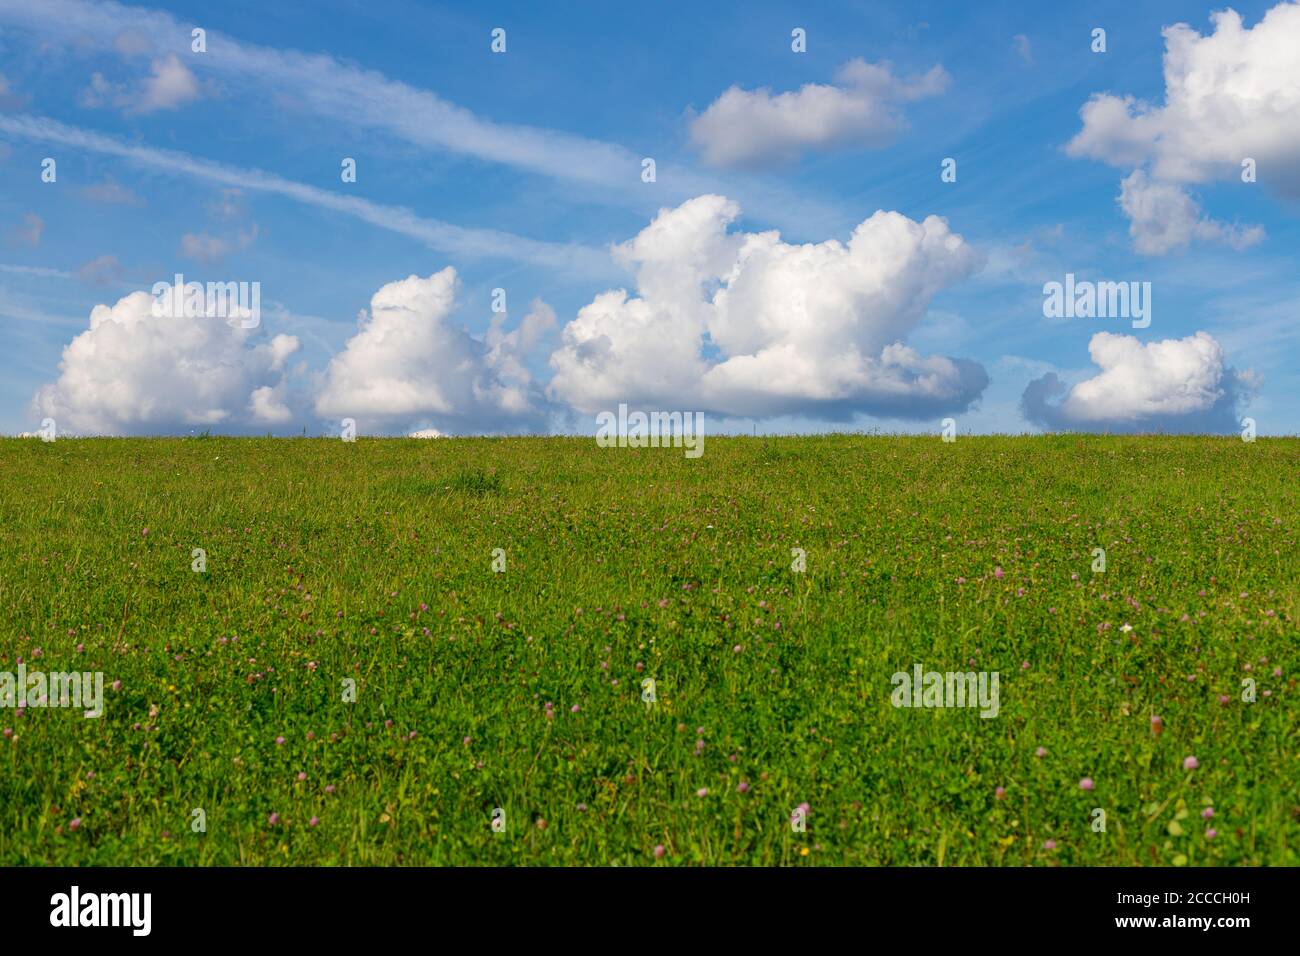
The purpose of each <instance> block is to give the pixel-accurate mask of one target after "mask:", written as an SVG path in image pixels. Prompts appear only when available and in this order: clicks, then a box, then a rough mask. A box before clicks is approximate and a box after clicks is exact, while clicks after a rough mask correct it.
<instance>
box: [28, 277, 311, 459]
mask: <svg viewBox="0 0 1300 956" xmlns="http://www.w3.org/2000/svg"><path fill="white" fill-rule="evenodd" d="M153 305H154V298H153V296H151V295H150V294H149V293H147V292H132V293H131V294H130V295H128V296H125V297H124V298H122V299H119V300H118V302H117V303H116V304H115V305H112V306H108V305H97V306H95V308H94V309H93V310H91V313H90V327H89V329H87V330H86V331H84V332H82V333H80V334H79V335H77V336H76V337H75V338H74V339H73V340H72V342H70V343H69V344H68V345H67V347H66V348H64V350H63V358H62V361H60V363H59V377H58V379H57V380H56V381H54V382H51V383H48V384H46V385H43V386H41V387H40V388H39V389H38V390H37V392H36V395H35V397H34V398H33V400H32V412H33V414H34V415H35V416H36V417H37V418H45V417H50V418H53V419H55V421H56V422H58V425H59V428H60V430H66V431H70V432H74V433H79V434H92V435H128V434H160V433H168V432H172V433H175V432H184V431H189V430H192V429H193V428H209V427H210V428H220V429H222V430H223V431H240V430H243V431H247V430H253V429H256V428H258V427H259V426H265V425H279V424H284V423H286V422H287V421H288V420H289V418H290V417H291V414H290V412H289V409H288V406H287V405H286V404H285V394H286V384H285V381H284V375H285V363H286V361H287V359H288V358H289V356H290V355H292V354H293V352H295V351H296V350H297V348H298V340H297V339H296V338H294V337H293V336H291V335H277V336H275V337H274V338H272V339H271V340H270V341H269V342H262V343H255V342H253V341H252V337H253V336H254V335H255V334H256V333H255V330H251V329H244V328H240V327H239V323H238V322H230V321H228V320H226V319H224V318H218V317H216V316H215V315H210V316H199V317H194V318H175V317H171V316H166V315H162V316H156V315H154V314H153V312H154V309H153Z"/></svg>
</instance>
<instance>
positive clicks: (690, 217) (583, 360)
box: [549, 195, 988, 420]
mask: <svg viewBox="0 0 1300 956" xmlns="http://www.w3.org/2000/svg"><path fill="white" fill-rule="evenodd" d="M739 212H740V210H739V207H738V206H737V205H736V204H735V203H734V202H732V201H730V200H728V199H726V198H725V197H722V196H712V195H710V196H700V197H697V198H695V199H692V200H689V201H688V202H686V203H683V204H682V205H681V206H679V207H677V208H675V209H665V210H661V211H660V213H659V214H658V216H656V217H655V219H654V221H653V222H651V223H650V225H649V226H647V227H646V228H645V229H643V230H642V231H641V233H640V234H638V235H637V236H636V237H635V238H634V239H632V240H631V241H629V242H627V243H624V244H623V245H621V246H618V247H616V249H615V255H616V257H617V258H618V259H619V260H621V261H622V262H623V263H625V264H626V265H628V266H630V267H633V268H635V270H636V284H637V295H635V296H632V295H629V293H628V292H627V291H626V290H623V289H618V290H611V291H607V292H603V293H601V294H600V295H597V296H596V297H595V298H594V299H593V300H592V301H591V302H590V303H589V304H588V305H586V306H584V307H583V308H582V309H581V310H580V311H579V312H578V315H577V317H576V318H575V319H574V320H573V321H571V322H569V323H568V325H566V326H565V328H564V330H563V332H562V341H561V345H560V347H559V349H557V350H556V351H555V353H554V354H553V355H552V356H551V366H552V367H553V368H554V370H555V376H554V378H553V379H552V381H551V384H550V387H549V393H550V394H551V396H552V397H553V398H556V399H558V400H562V401H565V402H568V403H569V404H571V405H572V406H574V407H575V408H577V409H578V410H580V411H583V412H589V413H590V412H597V411H602V410H606V409H612V408H615V407H617V405H618V404H619V403H621V402H627V403H629V404H636V405H641V406H643V407H650V408H659V409H673V408H682V407H685V408H686V409H688V410H698V411H707V412H710V413H714V414H720V415H727V416H733V417H769V416H774V415H782V414H804V415H810V416H813V417H820V418H824V419H830V420H846V419H848V418H851V417H852V416H853V415H854V414H857V413H868V414H875V415H880V416H888V417H909V418H918V417H926V416H931V415H934V414H937V413H939V412H942V411H954V410H960V409H964V408H966V407H968V406H969V405H970V403H971V402H972V401H974V400H975V399H976V398H978V397H979V395H980V393H981V392H982V391H983V389H984V387H985V386H986V385H987V384H988V377H987V375H986V374H985V372H984V369H983V368H982V367H980V366H979V365H978V364H976V363H974V362H970V361H966V360H961V359H951V358H946V357H942V356H923V355H921V354H919V353H918V352H917V351H916V350H915V349H913V348H910V347H908V346H907V345H906V338H907V336H908V334H909V333H910V332H911V330H912V329H913V328H915V326H916V325H917V323H919V322H920V321H921V319H922V317H923V316H924V315H925V311H926V308H927V307H928V305H929V302H930V300H931V299H932V298H933V297H934V296H935V295H936V294H937V293H938V292H939V291H940V290H942V289H943V288H945V287H947V286H948V285H951V284H952V283H954V282H957V281H959V280H960V279H962V278H964V277H966V276H968V275H970V274H971V273H972V272H973V271H974V270H975V269H976V268H977V267H978V265H979V262H980V257H979V256H978V254H977V253H976V252H975V251H974V250H973V249H972V248H971V247H970V246H969V245H967V244H966V243H965V242H964V241H963V240H962V238H961V237H960V236H958V235H956V234H954V233H952V232H951V231H950V230H949V229H948V225H947V223H946V222H945V221H944V220H942V219H939V218H937V217H933V216H931V217H929V218H927V219H926V220H925V221H924V222H919V223H918V222H914V221H913V220H911V219H908V218H907V217H905V216H902V215H900V214H899V213H895V212H883V211H879V212H877V213H875V214H874V215H873V216H871V218H869V219H867V220H866V221H864V222H863V223H861V224H860V225H859V226H858V227H857V228H856V229H855V230H854V232H853V234H852V236H851V238H850V239H849V241H848V243H847V244H846V243H841V242H839V241H838V240H834V239H832V240H827V241H825V242H820V243H807V244H803V245H793V244H790V243H786V242H784V241H782V240H781V237H780V235H779V233H777V232H775V231H772V232H761V233H744V232H734V233H733V232H729V231H728V227H729V225H730V224H731V223H732V222H733V221H734V220H735V218H736V217H737V216H738V215H739Z"/></svg>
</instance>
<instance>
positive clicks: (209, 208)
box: [0, 0, 1300, 435]
mask: <svg viewBox="0 0 1300 956" xmlns="http://www.w3.org/2000/svg"><path fill="white" fill-rule="evenodd" d="M268 6H270V7H271V9H268ZM212 7H213V5H211V4H200V3H172V4H165V5H161V4H160V5H153V6H147V7H146V6H126V7H117V6H115V5H112V4H104V3H98V2H93V0H50V2H48V3H42V4H39V5H33V4H31V3H30V2H10V0H0V75H2V76H3V87H2V88H0V171H2V172H3V176H2V178H0V183H3V185H2V186H0V330H2V331H3V333H4V338H5V341H6V342H7V344H8V347H7V348H5V349H4V350H3V358H2V359H0V362H3V363H4V375H3V376H2V377H0V432H4V433H10V434H12V433H17V432H20V431H25V430H33V429H35V428H36V427H37V426H38V425H39V422H40V420H41V419H42V417H45V416H46V415H49V416H51V417H53V418H55V419H56V420H58V421H59V423H60V424H59V427H60V429H61V430H64V431H68V432H72V433H83V434H89V433H111V434H133V433H144V434H149V433H182V434H184V433H187V432H189V431H193V430H197V429H201V428H205V427H210V428H212V429H213V430H214V431H230V432H253V433H266V432H274V433H277V434H298V433H301V431H302V430H303V429H306V430H307V432H308V433H310V434H321V433H327V432H331V431H337V428H338V421H339V419H340V418H341V417H349V416H350V417H354V418H355V419H356V420H357V421H358V422H359V423H360V425H361V428H362V431H363V432H373V433H385V434H402V433H407V432H410V431H413V430H417V429H429V428H431V429H436V430H437V431H438V432H440V433H444V434H451V433H476V432H518V431H561V432H569V431H576V432H591V431H594V429H595V415H596V413H597V412H598V411H599V410H601V409H604V408H614V407H616V405H617V404H618V403H619V402H620V401H626V402H628V403H630V404H632V405H634V406H641V407H646V408H666V409H672V408H677V407H680V408H681V410H695V409H701V410H704V411H706V413H707V414H708V415H709V416H710V422H711V426H712V430H732V429H734V430H743V431H746V432H748V431H749V430H750V429H751V428H753V427H755V426H757V428H758V429H759V430H760V431H772V432H785V431H808V430H818V429H846V428H851V429H873V428H877V429H881V430H884V431H937V430H938V429H939V428H940V421H941V419H943V418H944V417H949V416H951V417H953V418H955V419H956V421H957V423H958V428H959V429H960V430H961V431H962V432H990V431H997V432H1021V431H1039V430H1042V429H1044V428H1052V429H1056V428H1073V429H1084V430H1156V429H1159V430H1165V429H1170V430H1188V431H1234V430H1237V428H1238V422H1239V420H1240V418H1241V417H1242V416H1243V415H1249V416H1251V417H1253V418H1254V419H1255V420H1256V421H1257V423H1258V425H1257V427H1258V430H1259V433H1260V434H1265V435H1267V434H1284V433H1285V434H1294V433H1296V431H1297V423H1298V422H1300V387H1297V386H1300V377H1298V376H1297V373H1296V370H1295V365H1296V358H1297V348H1298V342H1300V336H1298V331H1300V321H1297V320H1300V315H1297V312H1298V311H1300V306H1298V305H1297V303H1300V294H1298V293H1300V270H1297V268H1296V266H1297V254H1296V250H1297V248H1300V244H1298V243H1297V240H1298V239H1300V219H1298V218H1297V212H1298V211H1300V203H1298V202H1297V195H1298V194H1300V190H1297V188H1296V184H1297V182H1298V181H1300V57H1296V55H1295V52H1294V51H1295V50H1296V49H1297V48H1300V32H1298V31H1300V17H1297V16H1294V15H1292V14H1293V12H1294V4H1287V3H1267V2H1266V3H1238V4H1235V5H1234V7H1233V9H1234V10H1235V11H1236V12H1237V14H1239V15H1240V20H1241V25H1240V27H1239V28H1235V29H1234V28H1233V25H1232V24H1231V23H1226V24H1225V23H1224V22H1223V21H1212V20H1211V13H1212V12H1213V11H1214V10H1216V9H1221V8H1215V7H1211V6H1207V5H1206V4H1204V3H1185V2H1176V3H1175V2H1169V3H1159V2H1156V3H1144V4H1131V3H1123V4H1120V3H1096V4H1089V5H1087V6H1086V9H1085V8H1077V9H1076V8H1074V7H1073V6H1069V7H1065V8H1061V7H1055V6H1049V5H1043V4H1036V3H1024V4H1020V3H992V4H961V5H956V4H951V3H929V4H927V3H896V4H891V3H845V4H836V5H824V6H823V5H812V6H810V5H805V4H764V3H753V2H746V3H744V4H730V3H711V4H703V5H702V4H690V5H688V4H670V5H645V6H644V7H642V6H638V5H632V4H617V5H609V4H578V3H575V4H565V5H563V6H562V7H555V6H552V5H537V4H524V3H520V4H507V3H503V4H473V5H469V4H464V5H456V6H452V5H445V6H444V5H432V4H424V3H410V2H407V3H401V2H396V3H394V2H379V0H376V2H366V3H344V2H329V0H324V2H317V3H313V4H311V5H310V6H308V5H305V4H303V5H297V4H275V5H267V4H265V3H251V2H248V3H246V2H240V0H230V2H226V3H223V4H220V5H216V7H215V9H212ZM1269 11H1272V13H1269ZM1265 14H1269V19H1268V20H1267V21H1266V22H1264V23H1261V20H1262V18H1264V16H1265ZM1178 23H1185V24H1187V25H1188V27H1189V28H1190V30H1184V31H1182V32H1180V33H1177V34H1176V36H1175V39H1174V41H1172V42H1174V44H1175V46H1176V47H1177V49H1178V50H1180V51H1181V53H1180V64H1179V65H1176V68H1175V73H1176V74H1177V76H1176V78H1175V88H1173V89H1171V88H1170V87H1169V80H1168V78H1167V76H1166V73H1165V70H1164V67H1163V65H1162V64H1163V60H1164V57H1165V55H1166V51H1167V46H1168V45H1169V43H1170V42H1171V41H1170V40H1169V39H1168V38H1167V36H1166V35H1162V30H1164V29H1165V28H1167V27H1170V26H1171V25H1174V24H1178ZM193 27H201V28H203V29H204V30H205V31H206V46H207V49H206V51H204V52H195V51H194V50H192V49H191V39H190V38H191V30H192V28H193ZM1097 27H1101V28H1104V29H1105V31H1106V50H1105V52H1104V53H1098V52H1093V50H1092V49H1091V48H1090V47H1091V45H1092V42H1093V40H1092V31H1093V29H1094V28H1097ZM494 28H502V29H504V30H505V31H506V50H505V52H504V53H494V52H493V51H492V50H491V48H490V44H491V40H492V37H491V33H492V31H493V29H494ZM794 28H802V29H804V30H805V31H806V36H807V51H806V52H804V53H796V52H793V51H792V49H791V30H792V29H794ZM1287 50H1289V51H1290V52H1289V54H1288V53H1286V51H1287ZM855 63H856V64H858V66H856V67H855V66H853V64H855ZM846 65H848V66H846ZM936 67H937V68H938V70H937V71H936V70H935V68H936ZM1243 68H1244V69H1245V72H1244V73H1243V72H1242V69H1243ZM1179 71H1181V72H1179ZM1234 77H1235V79H1234ZM732 88H735V98H734V100H724V99H723V98H724V94H727V91H729V90H731V89H732ZM1188 91H1193V92H1195V95H1194V96H1193V95H1190V94H1188ZM783 94H788V96H787V98H786V99H784V100H782V99H780V98H781V97H782V95H783ZM1098 94H1106V95H1110V96H1112V97H1114V98H1116V99H1114V100H1113V101H1111V102H1112V105H1113V104H1122V102H1123V100H1122V98H1124V97H1133V98H1134V101H1135V102H1137V101H1142V102H1145V103H1146V104H1149V106H1148V107H1147V108H1143V107H1141V106H1132V107H1130V108H1129V110H1130V111H1129V113H1128V114H1127V115H1121V117H1120V119H1118V120H1116V119H1115V118H1114V114H1113V113H1108V114H1105V115H1103V114H1102V113H1101V112H1100V111H1099V112H1098V114H1097V115H1096V116H1095V117H1093V118H1092V119H1089V120H1085V119H1084V118H1082V117H1081V113H1080V111H1081V108H1083V107H1084V106H1085V104H1087V103H1089V101H1090V99H1091V98H1092V97H1094V96H1096V95H1098ZM1175 100H1177V102H1174V101H1175ZM1260 104H1264V106H1261V105H1260ZM1117 109H1118V110H1119V113H1120V114H1124V107H1123V106H1122V105H1120V106H1118V107H1117ZM1225 117H1226V118H1225ZM1072 141H1073V143H1074V145H1073V146H1072V147H1070V148H1067V144H1071V143H1072ZM46 157H50V158H54V159H55V160H56V162H57V179H56V181H54V182H43V181H42V176H41V172H42V160H43V159H45V158H46ZM344 157H351V158H354V159H355V160H356V165H357V177H356V182H355V183H345V182H343V181H342V180H341V177H340V163H341V161H342V159H343V158H344ZM645 157H651V158H653V159H654V161H655V167H656V175H655V181H654V182H644V181H643V176H642V166H641V161H642V159H643V158H645ZM948 157H951V158H954V159H955V160H956V161H957V178H956V181H955V182H943V181H941V178H940V163H941V161H942V160H943V159H944V158H948ZM1240 157H1254V158H1256V159H1257V161H1258V164H1259V167H1258V180H1257V181H1256V182H1252V183H1245V182H1242V181H1241V177H1240V174H1239V170H1238V166H1239V163H1240ZM1130 177H1136V178H1130ZM1121 183H1127V184H1128V196H1129V201H1130V203H1131V206H1132V208H1131V209H1130V210H1128V211H1126V210H1125V208H1123V207H1122V205H1121V203H1120V202H1119V201H1118V197H1119V196H1120V194H1121V189H1122V188H1124V187H1122V186H1121ZM707 196H719V197H726V199H727V200H730V203H729V204H726V205H724V204H722V203H721V201H719V202H717V203H712V204H710V203H706V202H700V201H698V197H707ZM358 204H359V205H358ZM660 210H666V211H667V212H665V213H663V214H662V218H661V219H660V220H659V226H660V228H658V229H657V230H651V229H649V228H648V227H650V226H651V222H652V220H654V219H655V218H656V216H657V215H660ZM877 210H884V211H885V212H886V213H897V214H899V216H900V217H905V218H895V219H890V220H889V222H888V223H886V222H884V221H880V222H879V229H872V230H870V231H869V232H870V234H869V235H864V237H863V239H862V241H861V243H860V244H859V245H858V246H857V247H856V249H850V250H849V251H847V252H846V251H845V248H846V245H847V244H849V241H850V236H851V235H853V234H854V230H855V227H858V226H859V224H860V223H863V222H864V221H866V220H869V219H871V217H872V216H873V214H875V213H876V212H877ZM931 216H934V217H942V219H943V220H946V229H945V228H944V227H942V226H941V225H939V224H929V225H923V224H928V223H930V220H928V219H927V217H931ZM643 230H646V232H644V233H643ZM770 230H779V233H780V240H779V242H778V241H776V240H775V239H773V240H772V242H775V243H776V245H775V248H769V246H770V245H771V244H770V243H766V241H764V240H760V239H756V238H755V239H752V241H751V240H746V239H745V237H755V236H758V235H759V234H763V233H765V232H768V231H770ZM638 235H641V237H642V238H641V239H640V240H637V242H636V243H634V244H633V245H635V248H630V247H628V246H624V247H623V251H622V253H620V254H617V255H612V254H611V251H610V250H611V247H612V246H615V245H618V244H625V243H632V241H633V240H635V239H636V238H637V237H638ZM956 237H960V239H957V238H956ZM832 241H834V242H835V243H836V245H835V247H834V248H830V247H826V246H820V247H817V248H816V249H814V248H813V247H811V246H810V247H807V248H801V247H802V244H827V243H831V242H832ZM747 243H748V244H747ZM958 246H959V248H958ZM448 267H451V268H453V269H454V270H455V280H454V281H453V280H452V279H451V276H450V274H449V273H444V272H443V270H445V269H447V268H448ZM178 272H179V273H183V274H184V276H185V278H186V279H187V280H192V281H199V282H208V281H221V282H224V281H248V282H254V281H255V282H258V283H260V290H261V314H260V320H259V324H258V325H257V327H256V328H255V329H252V330H249V331H240V332H238V333H235V332H232V331H231V330H230V325H229V323H225V322H217V323H213V327H212V328H210V329H208V328H205V329H204V330H202V331H201V332H194V331H180V330H178V327H177V326H176V324H175V323H177V322H180V321H183V320H181V319H178V318H166V319H160V318H157V317H152V316H149V315H147V314H146V313H147V310H146V311H145V312H142V311H140V310H141V309H142V308H144V307H143V306H141V304H140V303H141V302H142V301H143V300H131V301H129V302H127V303H125V304H122V303H120V301H119V300H123V299H124V297H127V296H129V294H130V293H133V292H136V291H138V290H144V291H148V290H150V289H151V288H152V287H153V286H154V285H155V283H158V282H160V281H169V280H171V278H172V276H173V275H174V274H176V273H178ZM1067 273H1073V274H1075V275H1076V276H1077V277H1078V278H1079V279H1081V280H1092V281H1123V282H1129V281H1133V282H1139V283H1141V282H1149V283H1150V284H1151V285H1150V288H1151V297H1152V299H1151V304H1152V307H1151V323H1150V325H1149V326H1148V327H1145V328H1134V327H1132V326H1131V324H1130V322H1129V320H1128V319H1127V318H1123V317H1118V318H1116V317H1111V318H1074V319H1051V318H1047V317H1045V316H1044V312H1043V299H1044V295H1043V286H1044V283H1047V282H1052V281H1063V280H1064V278H1065V276H1066V274H1067ZM408 276H415V277H418V278H417V279H416V280H415V281H413V282H410V283H405V284H403V283H400V281H399V280H405V279H407V277H408ZM438 277H441V278H438ZM392 283H398V284H397V285H393V286H391V287H390V285H389V284H392ZM386 287H387V291H385V292H384V293H383V294H381V295H377V293H380V290H381V289H385V288H386ZM497 288H501V289H504V290H505V292H506V302H507V310H506V312H505V314H504V316H503V317H498V321H499V323H500V324H499V325H498V326H496V327H495V329H494V328H493V327H492V325H491V323H492V321H493V318H494V313H493V311H492V308H491V306H492V290H493V289H497ZM617 289H625V290H627V299H626V300H625V301H621V302H611V301H609V300H608V299H602V298H601V296H602V295H603V294H605V293H607V292H608V291H609V290H617ZM719 290H721V293H722V294H721V297H720V298H718V297H717V296H718V294H719ZM787 295H788V296H789V297H790V298H789V300H788V302H790V303H796V304H794V305H789V304H788V303H787V299H786V298H784V297H785V296H787ZM372 297H375V299H374V301H372ZM602 303H603V304H602ZM783 303H786V304H783ZM805 303H807V304H806V305H805ZM101 305H102V306H105V307H106V310H107V309H113V312H112V314H111V316H109V317H107V318H104V319H103V320H101V322H100V325H99V328H98V329H97V330H96V331H95V333H94V335H92V334H91V319H90V316H91V312H92V310H93V309H95V308H96V306H101ZM584 309H586V312H583V310H584ZM792 309H793V310H795V311H796V312H798V317H796V318H791V311H790V310H792ZM133 310H134V311H133ZM361 310H366V311H365V314H364V315H361V316H359V312H361ZM580 313H582V314H583V315H585V316H586V318H585V319H581V320H580ZM105 315H108V313H107V311H105ZM137 315H138V320H137ZM526 317H527V318H526ZM204 321H207V320H206V319H204ZM104 322H107V323H111V324H112V327H111V328H110V327H107V326H105V325H104V324H103V323H104ZM168 323H171V324H168ZM630 329H634V330H635V331H628V330H630ZM1099 336H1100V338H1098V337H1099ZM74 340H77V342H78V344H77V347H76V348H75V349H73V350H71V351H72V354H69V353H65V349H68V348H69V346H70V345H71V344H73V343H74ZM895 346H897V348H895ZM1090 347H1092V351H1091V353H1090ZM900 350H902V351H900ZM61 363H62V367H61ZM1045 376H1055V377H1054V378H1053V379H1051V380H1050V381H1049V387H1048V388H1047V389H1046V391H1047V394H1048V395H1049V398H1048V400H1047V403H1046V404H1042V403H1039V404H1036V405H1035V404H1034V403H1032V402H1030V403H1028V405H1033V408H1032V409H1028V410H1027V401H1026V400H1027V397H1028V396H1027V389H1029V388H1030V386H1031V383H1036V382H1037V383H1043V382H1044V381H1045V378H1044V377H1045ZM1032 391H1033V390H1031V392H1032ZM1040 391H1041V389H1040ZM1033 394H1038V392H1033ZM34 399H35V400H34ZM673 402H676V403H678V404H676V405H674V404H672V403H673Z"/></svg>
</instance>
